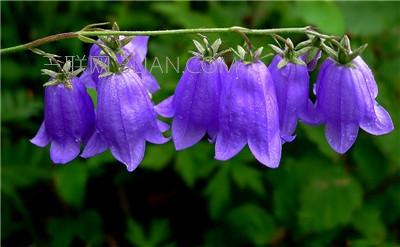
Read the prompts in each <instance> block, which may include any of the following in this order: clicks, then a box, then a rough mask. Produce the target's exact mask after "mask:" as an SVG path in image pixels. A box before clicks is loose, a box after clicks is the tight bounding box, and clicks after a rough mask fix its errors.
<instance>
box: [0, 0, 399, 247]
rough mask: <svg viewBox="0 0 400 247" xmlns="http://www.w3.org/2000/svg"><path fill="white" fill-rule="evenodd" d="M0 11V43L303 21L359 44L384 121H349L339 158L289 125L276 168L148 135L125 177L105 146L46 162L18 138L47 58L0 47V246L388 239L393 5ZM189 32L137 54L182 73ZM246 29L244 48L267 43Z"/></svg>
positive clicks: (310, 132) (26, 131) (65, 47)
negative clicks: (385, 127) (95, 26)
mask: <svg viewBox="0 0 400 247" xmlns="http://www.w3.org/2000/svg"><path fill="white" fill-rule="evenodd" d="M1 8H2V10H1V31H2V37H1V45H2V47H8V46H12V45H17V44H20V43H23V42H28V41H30V40H33V39H36V38H39V37H42V36H46V35H49V34H54V33H59V32H66V31H71V30H79V29H80V28H82V27H83V26H85V25H87V24H91V23H96V22H104V21H117V22H118V23H119V26H120V28H121V29H122V30H155V29H171V28H191V27H225V26H233V25H241V26H246V27H250V28H272V27H300V26H304V25H313V26H315V27H317V28H318V29H319V30H320V31H322V32H326V33H330V34H335V35H343V34H344V33H347V34H348V35H349V36H350V37H351V39H352V41H353V45H354V46H356V45H361V44H363V43H369V47H368V49H367V51H366V52H365V53H364V55H363V57H364V59H365V60H366V61H367V63H368V64H369V65H370V67H371V68H372V70H373V71H374V74H375V77H376V79H377V82H378V87H379V96H378V101H379V102H380V103H381V104H382V105H383V106H384V107H385V108H386V109H387V110H388V111H389V112H390V113H391V116H392V118H393V121H394V124H395V128H396V129H395V131H394V132H392V133H391V134H389V135H386V136H380V137H374V136H370V135H368V134H366V133H364V132H363V131H360V133H359V137H358V140H357V142H356V143H355V145H354V146H353V147H352V148H351V150H350V151H349V152H348V153H347V154H345V155H338V154H336V153H334V152H333V151H332V150H331V149H330V148H329V146H328V144H327V143H326V140H325V137H324V134H323V128H322V127H309V126H306V125H303V124H300V125H299V127H298V130H297V138H296V140H295V141H294V142H293V143H290V144H285V145H284V147H283V154H282V162H281V164H280V167H279V168H278V169H275V170H273V169H269V168H266V167H263V166H262V165H260V164H259V163H257V162H256V161H255V160H254V158H253V157H252V156H251V155H250V152H249V151H248V150H244V151H242V152H241V153H240V155H238V156H237V157H235V158H234V159H232V160H231V161H228V162H218V161H215V160H213V155H214V150H213V146H212V145H211V144H209V143H208V142H207V141H206V140H204V141H203V142H201V143H200V144H198V145H196V146H194V147H192V148H190V149H187V150H184V151H181V152H175V151H174V147H173V145H172V144H171V143H168V144H166V145H151V144H150V145H148V146H147V149H146V155H145V159H144V161H143V163H142V164H141V165H140V166H139V168H138V169H137V170H135V171H134V172H133V173H128V172H127V171H126V169H125V167H124V166H122V165H121V164H119V163H117V162H116V161H115V160H114V159H113V158H112V157H111V155H110V154H109V153H108V152H107V153H105V154H102V155H100V156H98V157H95V158H91V159H89V160H84V159H81V158H77V159H76V160H74V161H73V162H71V163H70V164H68V165H62V166H57V165H53V164H52V163H51V162H50V159H49V155H48V148H45V149H41V148H38V147H35V146H33V145H32V144H30V143H29V139H30V138H32V137H33V136H34V134H35V133H36V131H37V129H38V128H39V125H40V123H41V120H42V118H43V88H42V86H41V85H42V84H43V83H44V82H46V79H47V78H46V77H45V76H42V75H40V71H39V70H40V69H41V68H43V67H46V66H43V64H45V63H47V61H46V60H45V59H43V58H40V57H38V56H37V55H34V54H32V53H30V52H21V53H16V54H10V55H5V56H2V63H1V83H2V92H1V105H2V109H1V110H2V113H1V118H2V120H1V132H2V144H1V152H2V156H1V163H2V165H1V171H2V172H1V199H2V200H1V202H2V205H1V206H2V207H1V242H2V245H3V246H139V247H141V246H144V247H151V246H208V247H212V246H266V245H271V246H398V245H397V244H396V242H399V241H400V224H399V222H400V157H399V156H400V155H399V151H400V143H399V142H400V131H399V130H398V126H399V124H400V110H399V103H400V100H399V98H400V83H399V82H400V15H399V13H400V12H399V11H398V10H399V9H400V3H399V2H378V3H373V2H349V3H346V2H301V3H300V2H235V3H230V2H224V3H218V2H192V3H189V2H186V3H185V2H152V3H145V2H112V3H110V2H83V3H81V2H60V3H57V2H1ZM217 37H221V38H222V39H223V42H224V43H223V48H228V47H229V46H236V45H237V44H241V43H242V40H241V38H240V37H239V36H238V35H237V34H224V35H216V34H214V35H210V39H211V40H214V39H215V38H217ZM291 37H292V38H293V40H295V41H296V42H298V41H300V40H302V39H304V37H303V36H301V35H293V36H291ZM192 38H196V36H195V35H182V36H159V37H152V38H151V39H150V43H149V52H148V61H153V60H152V59H153V58H155V57H156V56H157V57H158V58H159V61H160V63H161V67H162V68H163V70H165V57H166V56H168V57H169V58H170V59H171V60H172V61H176V58H177V57H179V67H180V70H181V71H182V69H183V68H184V65H185V61H186V59H187V58H188V57H189V53H188V52H187V51H188V50H192V49H194V48H193V45H192V42H191V39H192ZM250 38H251V40H252V42H253V43H254V44H255V45H256V46H264V47H267V43H269V42H272V41H271V39H270V38H269V37H260V36H257V37H250ZM41 48H43V49H44V50H46V51H47V52H51V53H52V52H54V53H57V54H59V55H63V56H75V55H78V56H80V57H82V55H84V54H86V53H87V52H88V48H89V46H88V45H87V44H82V43H81V42H80V41H78V40H64V41H60V42H57V43H51V44H47V45H44V46H42V47H41ZM231 59H232V57H231V56H230V55H228V56H227V57H226V60H227V62H230V61H231ZM265 62H266V63H267V62H269V59H268V58H267V59H265ZM147 66H148V67H149V64H147ZM152 73H153V74H154V75H155V76H156V78H157V80H158V82H159V83H160V85H161V87H162V89H161V90H160V91H159V92H157V93H156V94H155V95H154V97H153V99H154V101H155V102H157V103H158V102H160V101H161V100H162V99H164V98H165V97H167V96H168V95H170V94H171V93H172V92H173V90H174V87H175V85H176V83H177V81H178V79H179V77H180V73H176V72H174V71H173V70H171V69H170V71H169V73H165V71H161V70H160V69H159V68H154V69H153V71H152ZM312 79H313V82H314V80H315V74H313V75H312ZM91 93H92V95H93V92H91Z"/></svg>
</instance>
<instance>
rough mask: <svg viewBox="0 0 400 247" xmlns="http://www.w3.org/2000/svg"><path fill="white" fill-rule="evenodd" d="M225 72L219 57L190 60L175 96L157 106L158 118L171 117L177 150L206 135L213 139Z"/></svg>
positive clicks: (225, 67) (223, 64)
mask: <svg viewBox="0 0 400 247" xmlns="http://www.w3.org/2000/svg"><path fill="white" fill-rule="evenodd" d="M227 71H228V69H227V66H226V65H225V62H224V61H223V59H222V58H218V59H216V60H213V61H203V60H202V59H200V58H197V57H193V58H191V59H189V61H188V63H187V66H186V69H185V71H184V72H183V75H182V77H181V79H180V80H179V82H178V85H177V87H176V90H175V94H174V96H171V97H170V98H168V99H166V100H165V101H163V102H162V103H160V104H159V105H158V107H157V111H158V112H159V113H160V114H161V115H164V116H165V117H171V116H173V121H172V138H173V140H174V144H175V147H176V149H177V150H182V149H185V148H188V147H190V146H192V145H194V144H195V143H197V142H198V141H200V140H201V139H202V138H203V137H204V135H205V134H208V136H209V137H210V139H211V140H213V139H215V135H216V133H217V131H218V106H219V101H220V91H221V80H222V79H223V78H224V77H225V76H226V74H227Z"/></svg>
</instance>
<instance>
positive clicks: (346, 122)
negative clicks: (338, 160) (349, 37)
mask: <svg viewBox="0 0 400 247" xmlns="http://www.w3.org/2000/svg"><path fill="white" fill-rule="evenodd" d="M359 73H360V72H359V71H357V70H355V69H351V68H348V67H345V66H342V65H337V64H332V65H331V67H329V69H328V71H327V75H326V77H325V78H324V79H325V80H324V81H321V82H320V83H321V85H320V86H321V87H320V89H319V90H318V105H317V107H318V110H320V112H321V113H322V114H323V115H324V119H325V121H326V128H325V135H326V137H327V139H328V143H329V144H330V145H331V147H332V148H333V149H334V150H335V151H336V152H338V153H344V152H346V151H347V150H348V149H349V148H350V147H351V146H352V145H353V143H354V142H355V140H356V138H357V133H358V128H359V119H360V117H361V115H362V112H363V111H364V109H365V103H364V101H363V95H362V93H361V92H360V91H359V90H358V86H357V85H358V83H359V78H360V74H359Z"/></svg>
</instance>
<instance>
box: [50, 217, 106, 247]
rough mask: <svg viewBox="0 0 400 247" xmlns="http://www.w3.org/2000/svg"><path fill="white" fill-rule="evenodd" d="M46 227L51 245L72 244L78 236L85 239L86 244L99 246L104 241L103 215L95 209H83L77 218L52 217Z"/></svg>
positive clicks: (61, 246) (59, 246) (66, 246)
mask: <svg viewBox="0 0 400 247" xmlns="http://www.w3.org/2000/svg"><path fill="white" fill-rule="evenodd" d="M46 227H47V233H48V234H49V235H50V246H55V247H63V246H65V247H68V246H71V243H72V241H73V240H74V238H76V237H79V238H80V239H81V240H82V241H84V242H85V243H86V244H87V245H86V246H99V245H100V244H101V243H102V241H103V235H104V233H103V230H102V223H101V217H100V215H99V214H98V213H97V212H96V211H93V210H88V211H83V212H82V213H81V214H80V215H79V216H78V217H77V218H71V217H64V218H55V219H52V220H50V222H49V223H48V224H47V226H46Z"/></svg>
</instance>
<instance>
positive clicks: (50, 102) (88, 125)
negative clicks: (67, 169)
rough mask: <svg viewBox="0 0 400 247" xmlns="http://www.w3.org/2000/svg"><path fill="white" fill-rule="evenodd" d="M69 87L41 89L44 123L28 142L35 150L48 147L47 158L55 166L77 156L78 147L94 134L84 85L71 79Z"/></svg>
mask: <svg viewBox="0 0 400 247" xmlns="http://www.w3.org/2000/svg"><path fill="white" fill-rule="evenodd" d="M70 86H71V88H68V87H67V86H66V85H64V84H58V85H54V86H47V87H46V88H45V98H44V121H43V123H42V125H41V126H40V129H39V131H38V133H37V134H36V136H35V137H34V138H33V139H31V142H32V143H33V144H35V145H37V146H39V147H45V146H46V145H47V144H49V143H51V146H50V158H51V160H52V161H53V162H54V163H57V164H65V163H67V162H69V161H71V160H73V159H74V158H75V157H76V156H78V154H79V152H80V145H81V143H86V142H87V141H88V139H89V137H90V136H91V135H92V133H93V131H94V125H95V113H94V107H93V103H92V100H91V99H90V96H89V95H88V93H87V92H86V87H85V85H84V84H83V83H82V82H81V81H80V80H79V79H78V78H76V77H75V78H73V79H72V80H71V82H70Z"/></svg>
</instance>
